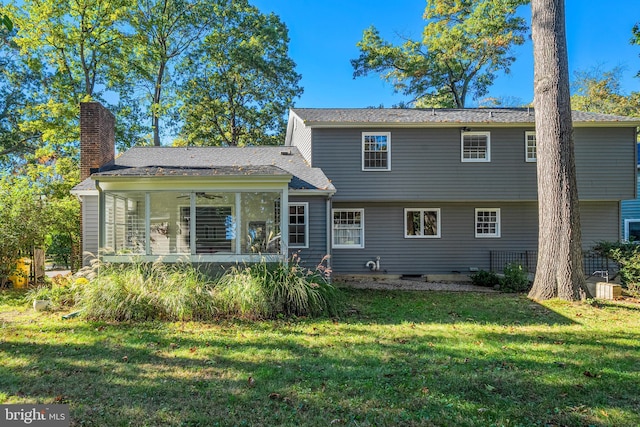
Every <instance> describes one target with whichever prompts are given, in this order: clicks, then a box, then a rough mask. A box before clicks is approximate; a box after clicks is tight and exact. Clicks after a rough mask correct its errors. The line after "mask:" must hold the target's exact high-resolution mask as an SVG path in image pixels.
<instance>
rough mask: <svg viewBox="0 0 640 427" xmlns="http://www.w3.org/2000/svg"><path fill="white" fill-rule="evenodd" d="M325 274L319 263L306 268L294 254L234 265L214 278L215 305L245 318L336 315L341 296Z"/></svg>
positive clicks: (221, 309) (225, 312)
mask: <svg viewBox="0 0 640 427" xmlns="http://www.w3.org/2000/svg"><path fill="white" fill-rule="evenodd" d="M323 261H324V259H323ZM326 273H327V271H326V266H324V264H323V263H322V262H321V263H320V265H319V266H317V267H316V269H315V270H309V269H307V268H304V267H302V266H300V264H299V263H298V261H297V258H296V257H295V256H294V257H293V258H292V260H291V261H290V262H289V263H268V262H266V261H262V262H260V263H256V264H248V265H243V266H236V267H233V268H231V269H229V270H228V271H227V272H226V273H225V274H224V275H223V276H222V277H221V278H220V279H219V280H218V281H217V283H216V285H215V287H214V291H213V296H214V300H215V305H216V307H217V308H218V310H219V311H220V313H222V314H225V315H229V316H242V317H249V318H274V317H277V316H279V315H283V316H317V315H321V314H326V315H330V316H331V315H337V314H338V313H339V312H340V310H341V308H342V305H343V302H342V295H341V294H340V292H339V291H338V290H337V289H336V288H335V287H333V286H332V285H331V284H330V283H329V282H328V279H327V277H326Z"/></svg>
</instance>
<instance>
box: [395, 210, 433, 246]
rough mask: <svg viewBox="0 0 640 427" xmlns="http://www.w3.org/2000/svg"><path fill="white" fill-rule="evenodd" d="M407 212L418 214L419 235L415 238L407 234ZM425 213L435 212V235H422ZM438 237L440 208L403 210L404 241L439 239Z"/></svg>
mask: <svg viewBox="0 0 640 427" xmlns="http://www.w3.org/2000/svg"><path fill="white" fill-rule="evenodd" d="M408 212H420V228H421V230H420V231H421V234H417V235H415V236H412V235H408V234H407V213H408ZM425 212H436V214H437V216H436V219H437V223H436V231H437V232H436V234H434V235H427V234H424V230H423V229H422V228H423V227H424V213H425ZM440 237H441V236H440V208H404V238H405V239H439V238H440Z"/></svg>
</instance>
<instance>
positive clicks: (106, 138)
mask: <svg viewBox="0 0 640 427" xmlns="http://www.w3.org/2000/svg"><path fill="white" fill-rule="evenodd" d="M115 124H116V120H115V117H114V116H113V114H111V112H110V111H109V110H108V109H106V108H105V107H103V106H102V104H100V103H99V102H81V103H80V180H81V181H84V180H85V179H86V178H88V177H89V176H90V175H91V173H92V172H96V171H97V169H98V168H100V167H102V166H104V165H105V164H107V163H109V162H111V161H113V159H114V157H115V133H116V131H115Z"/></svg>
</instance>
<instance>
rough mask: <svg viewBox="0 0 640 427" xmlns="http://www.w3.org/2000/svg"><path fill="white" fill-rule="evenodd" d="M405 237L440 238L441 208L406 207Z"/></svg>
mask: <svg viewBox="0 0 640 427" xmlns="http://www.w3.org/2000/svg"><path fill="white" fill-rule="evenodd" d="M404 237H405V238H408V239H414V238H439V237H440V209H437V208H436V209H431V208H429V209H426V208H425V209H413V208H407V209H405V210H404Z"/></svg>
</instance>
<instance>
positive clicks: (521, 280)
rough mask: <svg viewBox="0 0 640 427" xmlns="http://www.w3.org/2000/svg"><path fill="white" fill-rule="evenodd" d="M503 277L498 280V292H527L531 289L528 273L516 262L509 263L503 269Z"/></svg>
mask: <svg viewBox="0 0 640 427" xmlns="http://www.w3.org/2000/svg"><path fill="white" fill-rule="evenodd" d="M502 271H503V273H504V276H503V277H501V278H500V290H501V291H503V292H527V291H529V289H531V282H530V281H529V272H528V271H527V269H526V268H525V267H523V266H522V265H520V264H518V263H517V262H513V263H509V264H507V265H505V266H504V268H503V270H502Z"/></svg>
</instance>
